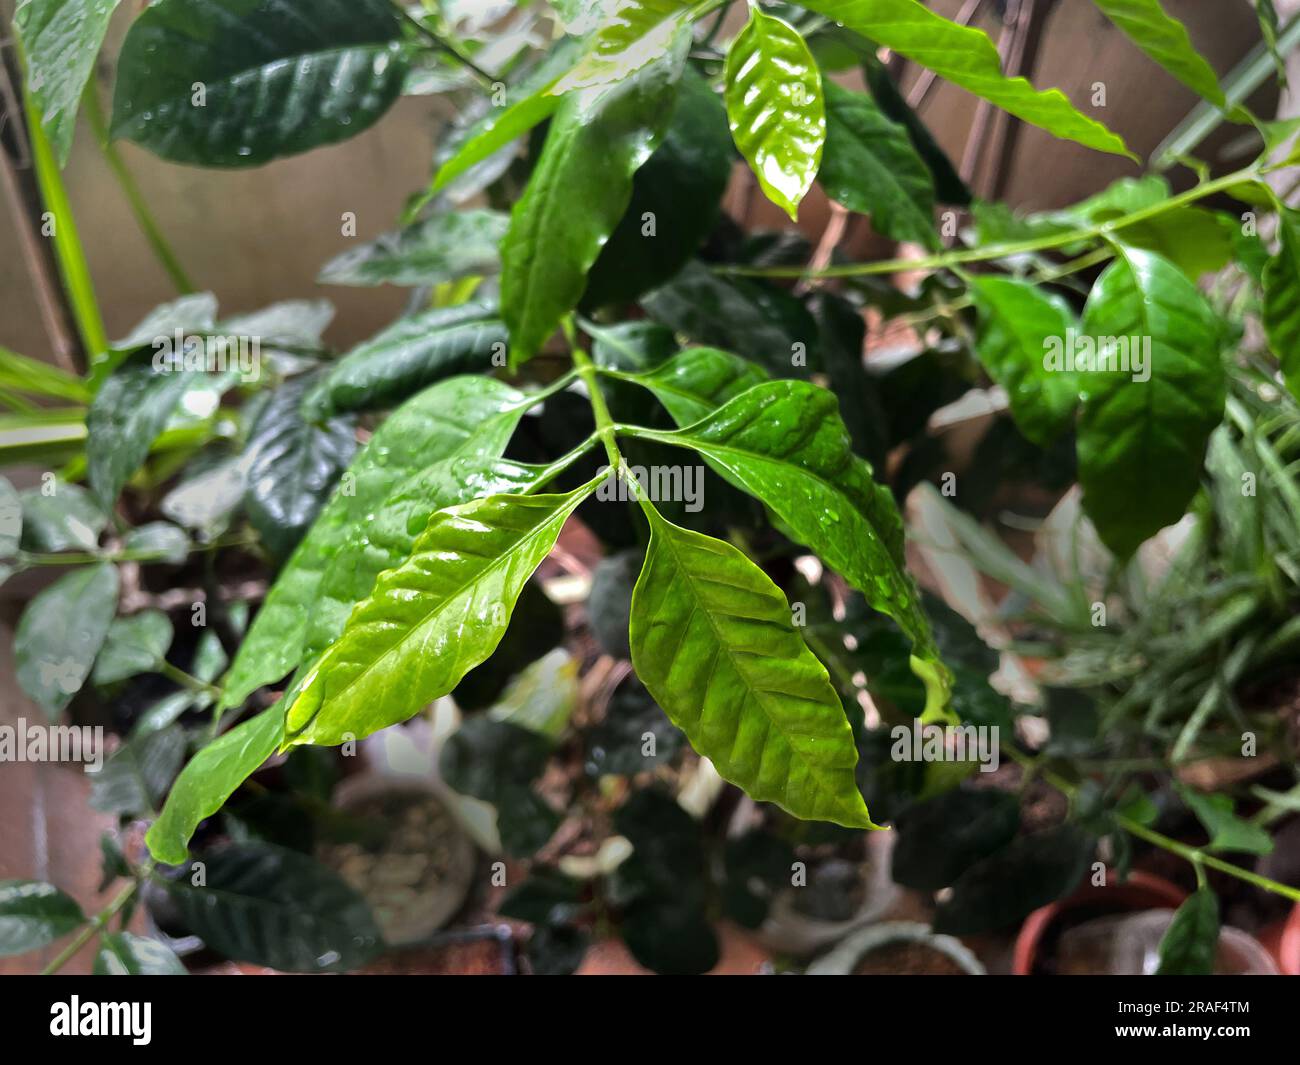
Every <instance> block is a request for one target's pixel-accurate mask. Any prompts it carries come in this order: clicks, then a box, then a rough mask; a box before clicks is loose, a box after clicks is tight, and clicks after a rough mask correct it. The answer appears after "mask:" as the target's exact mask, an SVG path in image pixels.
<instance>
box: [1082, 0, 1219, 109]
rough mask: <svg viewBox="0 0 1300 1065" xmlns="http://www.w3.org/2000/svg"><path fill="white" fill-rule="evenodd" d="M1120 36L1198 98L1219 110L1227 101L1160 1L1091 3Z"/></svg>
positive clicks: (1183, 28)
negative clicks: (1117, 29) (1130, 42)
mask: <svg viewBox="0 0 1300 1065" xmlns="http://www.w3.org/2000/svg"><path fill="white" fill-rule="evenodd" d="M1093 3H1095V4H1096V5H1097V6H1098V7H1099V8H1101V11H1102V13H1103V14H1104V15H1105V16H1106V17H1107V18H1108V19H1110V20H1111V22H1113V23H1115V25H1116V26H1118V27H1119V28H1120V30H1121V32H1123V34H1124V36H1125V37H1127V38H1128V39H1129V40H1131V41H1132V42H1133V43H1134V44H1136V45H1137V46H1138V47H1139V48H1141V49H1142V51H1144V52H1145V53H1146V54H1147V55H1148V56H1149V57H1150V58H1151V59H1153V60H1155V61H1156V62H1157V63H1159V64H1160V65H1161V66H1162V67H1164V68H1165V70H1167V71H1169V73H1170V74H1172V75H1173V76H1174V77H1176V78H1177V79H1178V80H1179V81H1181V82H1182V83H1183V84H1184V85H1186V86H1187V87H1188V88H1189V89H1191V90H1192V92H1194V93H1196V94H1197V95H1198V96H1201V97H1203V98H1204V99H1206V100H1209V101H1210V103H1212V104H1215V105H1216V106H1218V107H1220V108H1226V107H1227V106H1228V101H1227V100H1226V99H1225V98H1224V96H1223V89H1221V88H1220V87H1219V79H1218V77H1217V76H1216V75H1215V73H1214V68H1213V67H1212V66H1210V64H1209V63H1207V62H1206V61H1205V57H1204V56H1202V55H1201V53H1200V52H1198V51H1197V50H1196V49H1195V48H1194V47H1192V41H1191V38H1190V37H1188V36H1187V27H1186V26H1184V25H1183V24H1182V23H1181V22H1179V21H1178V20H1177V19H1176V18H1171V17H1170V16H1169V15H1168V14H1166V13H1165V10H1164V8H1163V7H1161V6H1160V0H1093Z"/></svg>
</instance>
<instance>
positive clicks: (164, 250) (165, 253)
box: [82, 79, 196, 296]
mask: <svg viewBox="0 0 1300 1065" xmlns="http://www.w3.org/2000/svg"><path fill="white" fill-rule="evenodd" d="M82 109H83V110H84V112H85V114H86V118H87V119H88V120H89V121H90V128H91V129H92V130H93V131H94V134H95V140H96V141H98V142H99V150H100V151H101V152H103V153H104V160H105V161H106V162H107V163H108V167H109V169H110V170H112V171H113V176H114V177H116V178H117V183H118V185H120V186H121V188H122V193H123V195H125V196H126V200H127V203H129V204H130V205H131V211H132V213H133V214H134V215H135V220H136V222H138V223H139V225H140V229H141V230H142V231H143V233H144V236H145V239H146V240H147V241H148V242H149V246H150V247H151V248H152V249H153V251H154V254H155V255H157V256H158V261H159V262H160V263H161V264H162V268H163V269H164V270H166V271H167V276H168V277H169V278H171V282H172V284H173V285H174V286H175V287H176V291H177V292H179V293H180V294H181V295H182V296H188V295H189V294H190V293H192V292H194V291H196V290H195V288H194V283H193V282H192V281H190V279H189V275H187V274H186V273H185V268H184V267H183V266H181V263H180V260H179V259H178V258H177V257H176V253H175V252H173V251H172V248H171V245H170V244H168V243H167V238H166V237H164V236H163V232H162V229H161V227H160V226H159V225H158V222H157V220H156V219H155V218H154V216H153V213H152V212H151V211H150V210H149V204H148V203H147V202H146V200H145V198H144V195H143V194H142V193H141V192H140V186H139V185H137V184H136V181H135V176H134V175H133V174H132V173H131V171H130V170H128V169H127V166H126V162H125V161H124V160H123V159H122V156H121V153H120V152H118V150H117V146H116V145H115V144H114V143H113V141H112V138H111V137H110V136H109V131H108V122H107V120H106V119H105V118H104V108H103V107H102V106H101V104H100V102H99V92H98V91H97V89H96V88H95V82H94V79H91V80H90V81H89V82H87V83H86V91H85V93H84V94H83V95H82Z"/></svg>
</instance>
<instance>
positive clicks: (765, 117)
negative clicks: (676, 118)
mask: <svg viewBox="0 0 1300 1065" xmlns="http://www.w3.org/2000/svg"><path fill="white" fill-rule="evenodd" d="M723 77H724V83H725V86H726V92H725V95H726V100H727V119H728V121H729V122H730V123H731V135H732V136H733V137H734V138H735V141H736V147H737V148H739V149H740V153H741V154H742V155H743V156H744V157H745V158H746V160H748V162H749V165H750V168H751V169H752V170H753V171H754V176H755V177H757V178H758V184H759V186H760V187H761V188H762V190H763V192H764V193H766V194H767V198H768V199H769V200H771V201H772V202H773V203H775V204H776V205H777V206H778V207H781V208H783V209H784V210H785V211H786V213H787V214H789V216H790V217H791V218H792V219H793V218H795V217H796V216H797V215H798V213H799V203H800V201H801V200H802V199H803V198H804V196H806V195H807V193H808V190H809V189H810V188H811V187H812V183H813V178H815V177H816V176H817V168H818V166H819V165H820V163H821V158H822V146H823V144H824V143H825V141H826V138H827V129H826V121H827V120H826V102H825V101H824V100H823V98H822V76H821V71H819V70H818V69H817V61H816V60H815V59H813V57H812V53H811V52H810V51H808V46H807V45H806V44H805V43H804V40H803V38H802V37H800V36H799V34H798V33H797V32H795V30H794V29H793V28H792V27H791V26H790V25H789V24H788V23H785V22H782V21H781V20H780V19H779V18H773V17H772V16H771V15H765V14H764V13H763V12H762V11H761V10H760V9H759V8H758V7H757V6H752V7H750V9H749V22H748V23H747V24H746V25H745V28H744V29H743V30H741V31H740V33H739V34H738V35H737V37H736V39H735V40H734V41H732V42H731V48H730V49H728V51H727V65H726V71H725V73H724V75H723Z"/></svg>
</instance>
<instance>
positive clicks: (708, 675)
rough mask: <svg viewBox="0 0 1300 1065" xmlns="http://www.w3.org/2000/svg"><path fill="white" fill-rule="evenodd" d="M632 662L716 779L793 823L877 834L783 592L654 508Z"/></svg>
mask: <svg viewBox="0 0 1300 1065" xmlns="http://www.w3.org/2000/svg"><path fill="white" fill-rule="evenodd" d="M646 513H647V517H648V518H649V520H650V546H649V548H648V550H647V551H646V560H645V567H644V568H643V569H642V571H641V577H640V579H639V580H638V581H637V584H636V590H635V591H634V592H633V595H632V620H631V644H632V663H633V665H634V666H635V667H636V673H637V676H638V677H639V678H640V679H641V681H642V682H643V683H644V684H645V686H646V688H648V689H649V691H650V694H651V695H653V696H654V698H655V701H656V702H658V703H659V705H660V706H662V707H663V708H664V710H665V711H666V712H667V714H668V716H669V717H670V718H671V719H672V722H673V724H675V725H676V726H677V727H678V728H680V729H681V730H682V731H683V732H685V733H686V736H687V738H688V739H689V740H690V742H691V746H692V747H694V748H695V749H696V750H697V751H698V752H699V753H700V754H702V755H704V757H706V758H709V759H710V760H712V762H713V764H714V766H715V767H716V768H717V770H718V772H719V773H721V774H722V776H723V777H725V778H726V779H727V780H730V781H731V782H732V783H734V784H736V785H737V786H739V787H740V788H742V789H743V790H744V791H745V793H746V794H747V795H749V796H750V797H751V798H753V799H755V800H758V801H760V802H774V803H776V804H777V805H778V806H780V807H781V808H782V809H785V810H788V811H789V812H790V813H792V814H794V815H795V816H796V817H802V818H805V819H808V820H825V821H833V822H835V823H836V824H841V825H846V826H849V827H852V828H873V827H875V826H873V825H872V823H871V819H870V817H869V815H868V814H867V807H866V804H865V803H864V802H863V801H862V796H861V795H860V794H859V793H858V789H857V784H856V783H855V782H854V775H853V767H854V766H855V765H856V764H857V749H856V748H855V746H854V744H853V731H852V729H851V728H850V727H849V723H848V720H847V719H846V718H845V716H844V709H843V707H842V706H841V704H840V700H839V696H837V695H836V694H835V689H834V688H832V687H831V683H830V680H829V678H828V677H827V675H826V670H825V667H823V666H822V664H821V663H820V662H818V661H817V659H816V658H814V657H813V654H812V652H811V651H809V650H808V648H807V646H806V645H805V644H804V642H803V639H802V637H800V635H799V633H798V631H797V630H796V629H795V628H794V626H793V625H792V623H791V612H790V604H789V603H788V602H786V598H785V596H784V595H782V594H781V591H780V589H779V588H777V587H776V585H775V584H773V583H772V581H771V580H770V579H769V578H768V577H767V576H766V574H764V573H763V571H762V570H760V569H759V568H758V567H757V566H755V565H754V564H753V563H752V562H750V561H749V559H747V558H746V557H745V556H744V555H743V554H741V553H740V552H739V551H737V550H736V549H735V548H734V547H732V546H731V545H730V544H726V543H724V542H722V541H721V540H714V539H713V538H711V537H708V536H703V535H701V534H699V533H693V532H690V531H688V530H686V529H681V528H678V527H677V526H676V525H673V524H671V523H670V522H668V521H665V520H664V519H663V518H661V517H659V515H658V513H657V512H655V511H654V510H653V508H647V511H646Z"/></svg>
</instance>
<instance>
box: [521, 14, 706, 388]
mask: <svg viewBox="0 0 1300 1065" xmlns="http://www.w3.org/2000/svg"><path fill="white" fill-rule="evenodd" d="M689 43H690V35H689V34H688V33H682V34H680V35H679V36H678V37H676V38H675V39H674V41H673V44H672V47H671V48H670V49H668V50H667V51H665V52H664V53H662V54H661V55H659V56H657V57H656V58H654V60H653V61H651V62H650V63H647V64H646V65H645V66H644V67H643V68H642V69H640V70H639V71H638V72H637V73H636V75H635V76H633V77H630V78H628V79H627V80H625V81H622V82H620V83H618V84H616V85H611V86H608V87H606V88H603V89H595V90H589V91H584V92H578V93H572V94H570V95H569V96H566V97H565V99H564V101H563V103H562V104H561V105H560V108H559V110H558V111H557V112H556V115H555V118H554V119H553V121H552V122H551V128H550V130H549V131H548V133H547V136H546V144H545V147H543V149H542V154H541V158H540V159H539V160H538V162H537V166H536V168H535V169H534V170H533V174H532V178H531V179H530V180H529V182H528V187H527V189H525V191H524V194H523V196H521V197H520V198H519V201H518V202H517V203H516V204H515V207H514V210H513V212H512V213H511V216H510V229H509V231H508V232H507V233H506V237H505V240H504V241H503V242H502V245H501V305H502V308H503V317H504V318H505V321H506V325H507V326H508V327H509V330H510V361H511V365H512V366H518V365H519V364H521V363H523V362H526V361H527V360H528V359H530V358H532V357H533V355H535V354H536V353H537V351H538V349H539V348H540V347H541V346H542V344H543V343H544V342H545V341H546V339H547V337H549V336H550V334H551V333H552V332H554V331H555V329H556V327H557V326H559V324H560V320H561V319H562V318H563V317H564V315H566V314H567V313H568V312H569V311H571V310H572V309H573V308H574V307H576V306H577V304H578V301H579V300H580V299H581V298H582V293H583V290H584V289H585V288H586V284H587V271H588V270H590V269H591V266H592V264H593V263H594V262H595V261H596V257H597V255H599V253H600V249H601V247H602V245H604V243H605V241H606V240H608V239H609V235H610V233H612V232H613V231H614V227H615V226H617V225H618V222H619V220H620V219H621V218H622V217H623V212H624V211H625V210H626V209H627V205H628V201H629V199H630V198H631V195H632V176H633V175H634V174H635V173H636V171H637V169H638V168H639V167H640V166H641V164H642V163H644V162H645V161H646V160H647V159H648V158H649V157H650V155H651V153H652V152H654V150H655V148H656V147H658V145H659V141H660V138H661V137H662V134H663V130H664V127H665V125H666V124H667V121H668V117H669V115H670V114H671V112H672V107H673V101H674V96H675V93H676V87H677V81H678V78H679V77H680V75H681V71H682V65H683V62H684V60H685V55H686V48H687V46H688V45H689Z"/></svg>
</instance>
